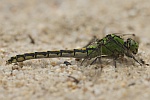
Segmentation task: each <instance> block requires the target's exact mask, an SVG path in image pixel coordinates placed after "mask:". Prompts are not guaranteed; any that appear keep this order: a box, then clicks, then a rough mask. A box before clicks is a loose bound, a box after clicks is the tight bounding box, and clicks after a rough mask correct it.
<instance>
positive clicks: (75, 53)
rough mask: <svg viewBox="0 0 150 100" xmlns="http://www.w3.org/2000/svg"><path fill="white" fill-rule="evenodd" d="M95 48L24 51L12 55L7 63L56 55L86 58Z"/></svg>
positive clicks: (54, 56)
mask: <svg viewBox="0 0 150 100" xmlns="http://www.w3.org/2000/svg"><path fill="white" fill-rule="evenodd" d="M93 49H94V48H81V49H73V50H59V51H46V52H34V53H24V54H21V55H16V56H14V57H11V58H10V59H9V60H8V61H7V64H11V63H17V62H23V61H25V60H30V59H38V58H56V57H74V58H84V57H86V56H87V55H88V53H90V52H89V50H93Z"/></svg>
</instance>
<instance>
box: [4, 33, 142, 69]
mask: <svg viewBox="0 0 150 100" xmlns="http://www.w3.org/2000/svg"><path fill="white" fill-rule="evenodd" d="M138 48H139V43H138V42H136V41H135V40H134V39H132V38H127V39H125V40H124V39H123V38H122V37H121V36H120V35H117V34H108V35H106V36H105V37H104V38H102V39H95V40H94V41H92V42H90V43H89V44H88V45H86V46H85V47H83V48H79V49H72V50H57V51H44V52H33V53H24V54H19V55H16V56H13V57H11V58H10V59H9V60H7V61H6V63H7V64H12V63H18V62H23V61H26V60H30V59H41V58H57V57H73V58H77V59H83V60H82V62H81V65H82V63H83V62H85V61H87V60H90V59H93V58H94V60H93V61H92V62H91V63H90V65H92V64H94V63H95V62H96V61H99V62H100V64H101V63H102V61H101V59H102V58H111V59H113V61H114V66H115V68H116V67H117V66H116V60H117V59H119V58H120V57H124V56H127V57H129V58H132V59H133V60H134V61H135V62H137V63H139V64H140V65H142V64H141V63H140V62H139V61H138V60H137V59H136V58H135V55H136V54H137V53H138Z"/></svg>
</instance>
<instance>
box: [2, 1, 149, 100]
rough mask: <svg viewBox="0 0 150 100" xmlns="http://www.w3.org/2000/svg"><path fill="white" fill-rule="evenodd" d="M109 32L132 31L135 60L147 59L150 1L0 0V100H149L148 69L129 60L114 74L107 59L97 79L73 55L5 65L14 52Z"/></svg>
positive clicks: (63, 45) (71, 44) (78, 43)
mask: <svg viewBox="0 0 150 100" xmlns="http://www.w3.org/2000/svg"><path fill="white" fill-rule="evenodd" d="M113 32H117V33H135V34H136V36H137V37H139V41H140V47H139V52H138V54H137V58H138V59H140V58H142V59H143V60H144V61H145V62H146V63H149V62H150V50H149V49H150V33H149V32H150V0H132V1H131V0H124V1H120V0H0V100H10V99H11V100H21V99H25V100H31V99H36V100H43V99H48V100H50V99H57V100H98V99H99V100H130V99H132V100H149V99H150V67H149V66H146V65H143V66H139V65H138V64H137V63H135V61H134V60H132V59H130V58H127V60H128V61H127V63H125V62H123V63H121V62H118V63H117V72H115V70H114V66H113V64H112V60H109V61H108V62H109V63H108V62H107V64H106V63H105V67H104V69H103V72H101V75H99V76H96V77H95V76H90V75H88V73H90V72H88V73H87V74H85V72H86V71H88V70H87V69H85V71H83V69H81V67H80V66H79V64H78V62H76V61H75V59H72V58H53V59H37V60H29V61H25V62H24V63H23V68H20V67H19V66H15V65H13V64H10V65H6V64H5V62H6V61H7V60H8V59H9V58H10V57H11V56H14V55H16V54H22V53H25V52H35V51H47V50H59V49H73V48H79V47H83V46H84V45H86V44H87V43H88V41H90V40H91V39H92V37H93V36H94V35H96V36H97V37H99V38H102V37H103V36H104V35H106V34H109V33H113ZM30 37H31V38H33V41H32V39H31V38H30ZM33 42H34V43H33ZM66 60H67V61H69V62H71V63H72V65H69V66H66V65H65V64H63V62H64V61H66ZM106 60H107V59H106ZM104 62H106V61H104ZM68 75H71V76H72V77H75V78H76V79H77V80H78V81H79V83H76V81H75V79H74V78H70V77H68ZM93 79H96V80H97V81H93Z"/></svg>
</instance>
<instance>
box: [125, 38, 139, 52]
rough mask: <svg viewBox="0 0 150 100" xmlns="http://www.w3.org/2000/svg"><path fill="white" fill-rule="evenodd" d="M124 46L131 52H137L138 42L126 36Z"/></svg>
mask: <svg viewBox="0 0 150 100" xmlns="http://www.w3.org/2000/svg"><path fill="white" fill-rule="evenodd" d="M124 46H125V47H126V48H127V49H128V50H129V51H130V52H132V53H133V54H137V52H138V48H139V44H138V43H137V42H136V41H135V40H133V39H131V38H128V39H127V41H125V42H124Z"/></svg>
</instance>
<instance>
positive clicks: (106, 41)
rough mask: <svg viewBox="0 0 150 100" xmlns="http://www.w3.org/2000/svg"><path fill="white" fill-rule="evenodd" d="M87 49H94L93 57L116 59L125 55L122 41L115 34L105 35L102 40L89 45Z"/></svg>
mask: <svg viewBox="0 0 150 100" xmlns="http://www.w3.org/2000/svg"><path fill="white" fill-rule="evenodd" d="M88 48H95V52H94V54H92V55H93V56H98V55H106V56H109V57H111V56H113V57H115V56H116V57H118V56H119V55H124V54H125V48H124V40H123V39H122V38H121V37H119V36H117V35H115V34H109V35H107V36H106V37H104V38H103V39H101V40H98V41H96V42H95V43H93V44H91V45H89V46H88ZM89 52H92V51H89ZM100 52H101V53H100Z"/></svg>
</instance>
